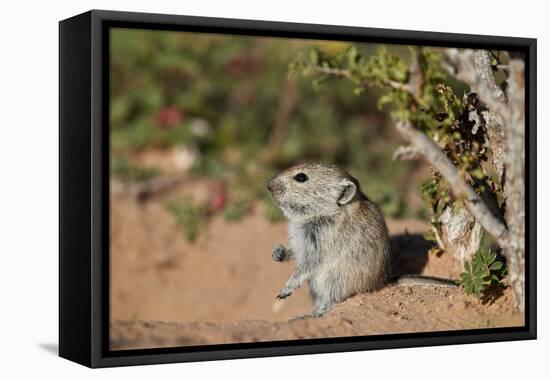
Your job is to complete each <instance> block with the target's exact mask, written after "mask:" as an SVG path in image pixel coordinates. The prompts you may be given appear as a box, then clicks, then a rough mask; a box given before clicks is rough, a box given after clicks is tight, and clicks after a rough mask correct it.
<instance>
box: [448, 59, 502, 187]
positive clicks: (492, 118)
mask: <svg viewBox="0 0 550 378" xmlns="http://www.w3.org/2000/svg"><path fill="white" fill-rule="evenodd" d="M443 67H444V68H446V69H447V71H448V72H449V73H451V74H452V75H454V76H455V77H456V78H457V79H459V80H461V81H463V82H465V83H466V84H468V85H469V86H470V88H471V90H472V91H473V92H475V93H476V96H477V98H479V101H477V102H481V104H476V109H475V110H476V112H477V113H478V114H479V116H480V117H481V120H480V121H482V122H483V123H482V124H484V125H485V128H486V130H487V138H488V142H489V146H490V147H491V151H492V157H493V164H494V166H495V169H496V171H497V173H498V175H499V179H500V180H502V178H503V175H504V154H505V141H506V132H505V127H504V121H503V119H504V118H506V116H507V113H508V110H507V106H506V102H507V99H506V94H505V93H504V91H503V90H502V88H501V87H499V86H498V85H497V84H496V82H495V78H494V75H493V68H492V66H491V57H490V56H489V53H488V52H487V51H485V50H464V49H461V50H459V49H447V50H445V60H444V62H443Z"/></svg>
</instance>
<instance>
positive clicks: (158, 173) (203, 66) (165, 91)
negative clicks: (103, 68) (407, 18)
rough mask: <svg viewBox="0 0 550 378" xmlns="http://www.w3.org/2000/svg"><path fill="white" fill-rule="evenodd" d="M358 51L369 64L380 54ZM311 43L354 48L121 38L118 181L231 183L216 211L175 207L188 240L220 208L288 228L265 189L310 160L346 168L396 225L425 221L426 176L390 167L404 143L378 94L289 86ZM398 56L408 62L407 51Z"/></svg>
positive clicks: (114, 121) (116, 41) (338, 85)
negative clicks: (421, 190) (294, 65)
mask: <svg viewBox="0 0 550 378" xmlns="http://www.w3.org/2000/svg"><path fill="white" fill-rule="evenodd" d="M354 45H355V46H356V47H357V48H358V50H359V51H360V53H361V54H362V55H364V56H366V57H368V56H369V55H370V54H373V53H374V52H375V50H376V48H377V47H378V46H377V45H373V44H357V43H354ZM313 46H316V47H320V48H321V49H323V50H325V51H328V52H338V51H341V50H343V49H345V48H346V47H347V46H348V44H347V43H343V42H333V41H314V40H297V39H281V38H265V37H248V36H224V35H215V34H202V33H201V34H197V33H186V32H165V31H162V32H161V31H146V30H136V29H112V31H111V89H110V90H111V109H110V121H111V122H110V127H111V175H112V178H113V180H116V181H119V182H121V183H124V184H132V183H139V182H145V181H150V180H155V179H157V178H159V177H163V176H174V175H180V176H185V177H201V178H208V179H211V180H213V181H215V182H218V183H222V185H223V187H224V195H223V198H222V199H221V200H220V199H219V198H218V199H217V200H218V202H220V201H221V202H220V203H219V204H217V205H216V204H214V206H207V204H206V205H205V203H194V204H192V203H185V201H180V202H179V203H175V202H174V201H171V202H170V203H168V204H167V205H166V208H167V210H168V211H170V212H172V213H173V214H174V215H175V216H176V219H177V220H178V222H181V223H182V224H184V225H185V224H186V225H187V231H186V233H187V234H188V235H187V236H188V238H190V239H193V238H194V237H195V235H196V232H195V233H193V232H191V235H190V234H189V232H188V231H189V230H188V229H189V228H190V225H191V224H195V226H194V227H195V228H197V227H200V225H201V224H202V223H201V222H200V220H201V219H203V218H207V217H208V216H211V215H212V213H213V212H217V211H219V212H222V213H223V214H224V216H225V217H226V219H228V220H238V219H240V217H242V216H244V215H246V213H247V212H248V211H249V210H250V208H251V207H252V206H253V204H254V203H261V204H262V206H263V207H264V214H265V215H266V216H267V217H268V218H269V219H271V220H273V221H276V220H280V219H281V214H280V213H279V212H278V211H277V209H275V208H273V204H272V202H271V200H270V199H269V196H268V193H267V191H266V190H265V189H264V188H265V187H264V185H265V182H266V181H267V179H269V178H270V177H271V176H273V175H275V174H277V172H279V171H280V170H282V169H284V168H286V167H288V166H290V165H292V164H295V163H297V162H299V161H303V160H315V161H320V162H326V163H333V164H338V165H340V166H342V167H344V168H346V169H347V170H348V171H349V172H350V173H351V174H352V175H354V176H355V177H356V178H357V179H358V180H359V181H360V183H361V185H362V187H363V190H364V191H365V192H366V194H367V195H368V196H369V197H370V198H371V199H373V200H374V201H375V202H377V203H379V204H380V205H381V206H382V208H383V210H384V212H385V214H386V215H387V216H392V217H411V216H413V217H422V216H423V208H422V204H421V201H420V200H419V199H418V194H417V193H418V184H419V183H420V182H421V181H422V179H423V178H425V177H426V175H427V169H426V167H425V166H423V165H421V163H419V162H403V161H395V162H394V161H392V159H391V158H392V154H393V152H394V150H395V148H396V147H397V146H398V145H399V144H400V142H401V141H400V138H399V137H398V136H397V135H396V132H395V131H394V127H393V126H392V125H391V120H390V118H389V116H388V114H386V113H385V112H383V111H380V110H378V109H377V106H376V102H377V99H378V97H379V95H380V93H378V92H376V91H368V92H363V93H361V94H360V95H356V94H354V91H353V85H352V84H351V83H350V82H348V81H346V80H332V81H330V82H329V83H328V82H327V83H325V84H323V85H322V86H317V85H312V83H311V80H309V79H307V78H305V79H304V78H300V77H289V70H288V66H289V63H290V62H292V61H293V59H294V58H295V57H296V56H297V54H298V53H299V52H300V51H304V50H305V49H307V48H308V47H313ZM389 48H390V49H391V51H392V52H393V53H394V54H398V55H401V56H403V57H407V56H408V54H407V50H406V47H405V46H390V47H389ZM214 201H215V200H214Z"/></svg>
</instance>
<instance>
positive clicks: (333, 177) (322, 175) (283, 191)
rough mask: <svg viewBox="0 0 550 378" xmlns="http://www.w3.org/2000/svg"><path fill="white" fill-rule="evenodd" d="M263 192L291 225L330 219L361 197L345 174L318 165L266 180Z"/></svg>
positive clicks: (336, 168) (295, 168) (312, 164)
mask: <svg viewBox="0 0 550 378" xmlns="http://www.w3.org/2000/svg"><path fill="white" fill-rule="evenodd" d="M267 189H268V190H269V191H270V192H271V195H272V196H273V199H274V200H275V202H276V203H277V205H278V206H279V207H280V208H281V210H283V212H284V213H285V215H286V217H287V218H288V219H289V220H291V221H301V220H307V219H309V218H313V217H318V216H333V215H336V214H338V213H339V212H341V211H342V210H343V208H344V207H345V206H346V205H348V204H349V203H351V202H352V201H353V200H354V199H356V198H358V197H359V196H361V192H360V189H359V184H358V182H357V180H356V179H354V178H353V177H351V176H350V175H349V174H348V173H347V172H346V171H344V170H343V169H340V168H338V167H335V166H326V165H322V164H318V163H303V164H298V165H295V166H293V167H291V168H289V169H287V170H285V171H283V172H282V173H281V174H279V175H278V176H276V177H274V178H273V179H271V180H269V182H268V183H267Z"/></svg>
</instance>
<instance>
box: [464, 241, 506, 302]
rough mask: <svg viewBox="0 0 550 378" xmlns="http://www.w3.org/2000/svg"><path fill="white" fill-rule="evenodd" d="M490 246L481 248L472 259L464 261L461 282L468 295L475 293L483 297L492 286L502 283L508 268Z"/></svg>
mask: <svg viewBox="0 0 550 378" xmlns="http://www.w3.org/2000/svg"><path fill="white" fill-rule="evenodd" d="M496 258H497V255H496V253H495V252H493V251H491V249H490V248H483V249H480V250H479V251H478V252H477V253H476V254H475V255H474V257H473V258H472V261H466V262H464V272H462V273H460V284H461V285H462V287H463V288H464V291H465V292H466V294H468V295H472V294H474V295H475V296H477V297H478V298H481V296H482V294H483V293H484V292H485V291H486V290H487V289H488V288H489V287H491V286H499V285H502V279H503V277H504V276H505V275H506V268H505V266H504V264H503V263H502V262H501V261H497V260H496Z"/></svg>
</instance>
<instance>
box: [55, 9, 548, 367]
mask: <svg viewBox="0 0 550 378" xmlns="http://www.w3.org/2000/svg"><path fill="white" fill-rule="evenodd" d="M112 27H125V28H141V29H156V30H174V31H193V32H209V33H212V32H214V33H223V34H241V35H255V36H271V37H299V38H314V39H324V40H331V39H333V40H346V41H357V42H377V43H394V44H411V45H415V44H418V45H427V46H443V47H462V48H486V49H488V48H490V49H502V50H511V51H521V52H524V53H525V63H526V64H525V67H526V71H525V72H526V81H525V82H526V113H525V115H526V140H525V141H526V186H527V188H526V193H527V196H526V207H525V208H526V212H527V213H526V222H527V224H526V227H527V237H526V251H527V252H528V253H527V256H526V265H525V268H526V307H525V326H524V327H514V328H494V329H480V330H464V331H446V332H426V333H414V334H392V335H378V336H358V337H346V338H330V339H310V340H288V341H274V342H261V343H246V344H229V345H202V346H187V347H175V348H157V349H143V350H126V351H110V350H109V316H108V314H109V266H108V263H109V180H108V172H109V148H108V146H109V132H108V130H109V118H108V110H109V69H108V63H109V61H108V59H109V54H108V51H109V30H110V28H112ZM536 54H537V53H536V39H530V38H513V37H497V36H485V35H468V34H449V33H435V32H420V31H406V30H385V29H374V28H359V27H343V26H328V25H311V24H297V23H283V22H268V21H250V20H237V19H225V18H205V17H190V16H175V15H162V14H146V13H129V12H113V11H103V10H92V11H89V12H86V13H83V14H81V15H78V16H75V17H72V18H69V19H66V20H63V21H61V22H60V23H59V89H60V95H59V127H60V130H59V172H60V174H59V186H60V191H59V212H60V214H59V215H60V217H59V219H60V224H59V354H60V356H61V357H64V358H67V359H69V360H72V361H75V362H77V363H80V364H83V365H86V366H89V367H108V366H120V365H137V364H156V363H168V362H186V361H203V360H218V359H233V358H250V357H265V356H280V355H296V354H308V353H327V352H344V351H355V350H370V349H386V348H406V347H418V346H434V345H448V344H459V343H460V344H466V343H480V342H495V341H511V340H526V339H534V338H536V327H537V325H536V322H537V319H536V61H537V55H536Z"/></svg>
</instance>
